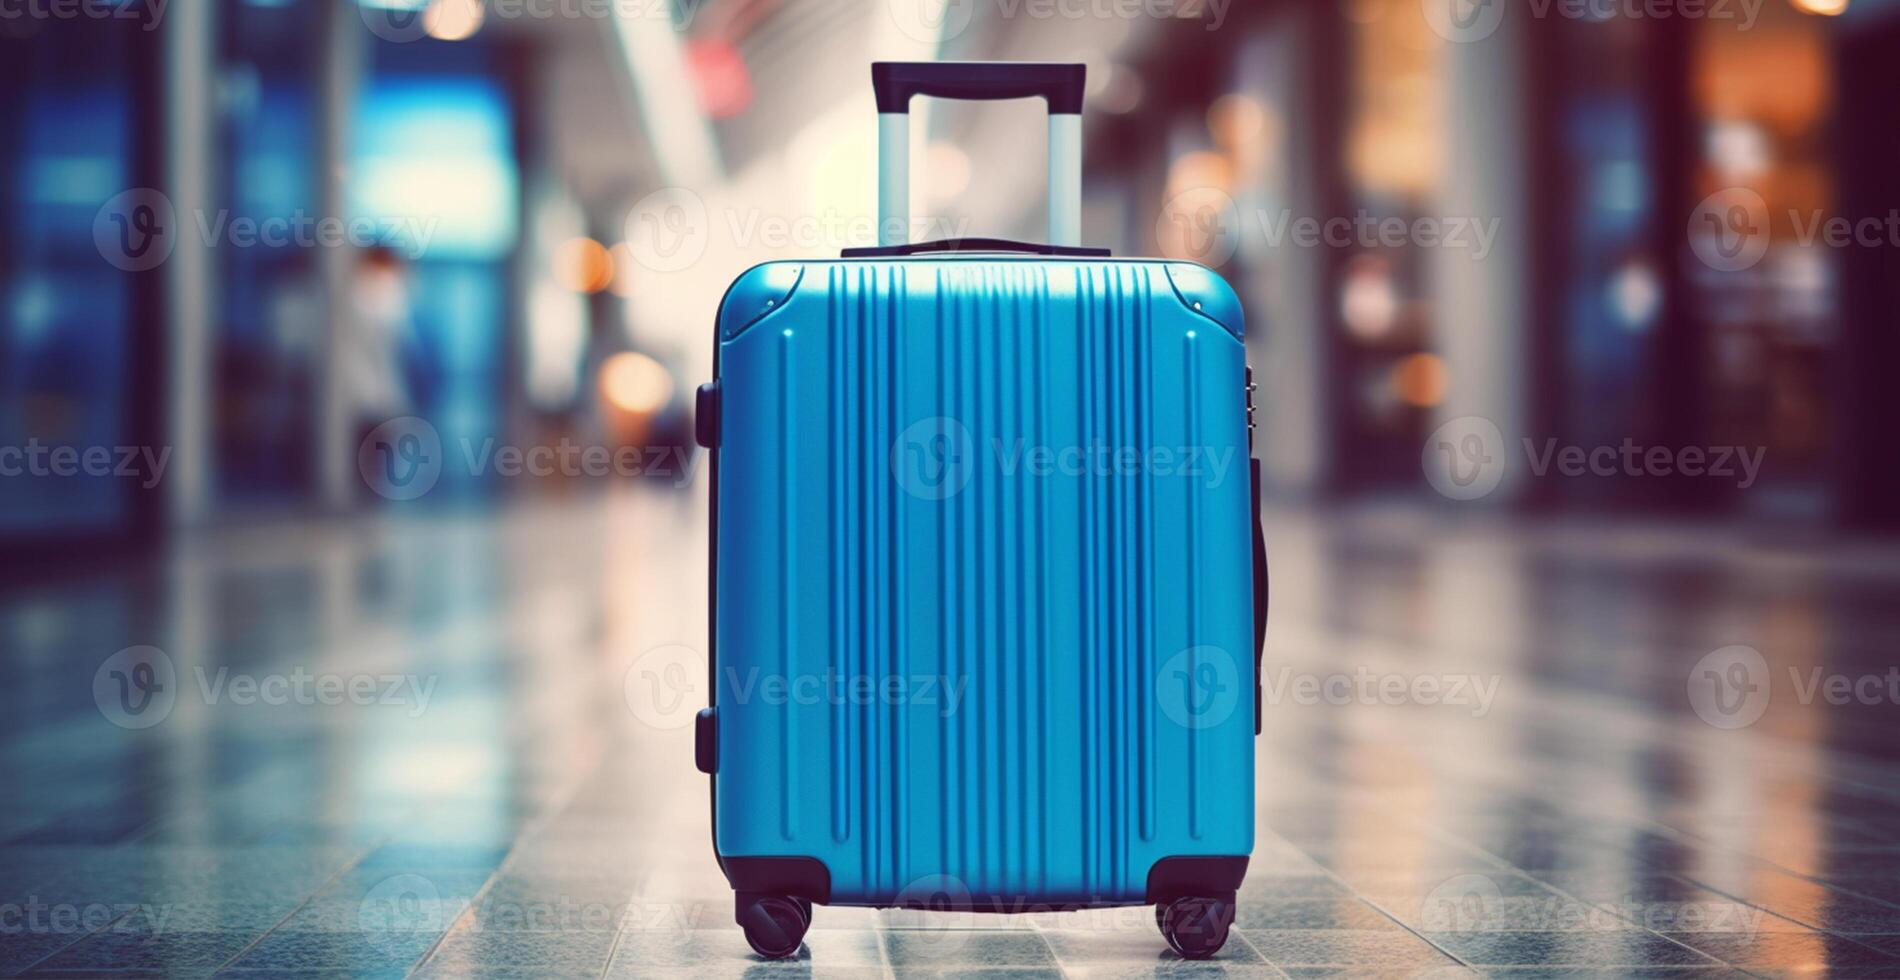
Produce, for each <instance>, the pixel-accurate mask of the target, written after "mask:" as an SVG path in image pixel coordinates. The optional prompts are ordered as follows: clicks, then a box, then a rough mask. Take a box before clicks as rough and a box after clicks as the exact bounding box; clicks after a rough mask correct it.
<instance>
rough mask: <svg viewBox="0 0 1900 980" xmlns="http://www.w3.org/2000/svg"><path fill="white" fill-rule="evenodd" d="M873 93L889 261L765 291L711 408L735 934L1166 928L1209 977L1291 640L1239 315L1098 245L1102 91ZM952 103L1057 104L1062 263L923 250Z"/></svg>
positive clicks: (719, 720)
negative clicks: (932, 140)
mask: <svg viewBox="0 0 1900 980" xmlns="http://www.w3.org/2000/svg"><path fill="white" fill-rule="evenodd" d="M872 78H873V81H874V83H875V85H876V87H877V94H878V103H879V110H878V111H879V124H880V139H879V142H880V191H879V218H880V222H879V225H880V242H881V245H880V247H878V248H874V249H862V250H848V251H847V252H846V253H845V257H844V258H842V259H837V260H814V261H797V262H771V263H767V264H764V265H760V266H757V267H755V268H753V269H751V270H749V271H747V272H746V273H745V274H743V275H742V276H740V277H739V279H738V280H737V281H736V282H734V283H733V284H732V286H731V288H730V289H729V290H728V291H727V293H726V296H725V298H724V300H723V301H722V303H721V305H720V309H719V315H718V323H717V330H718V338H717V344H716V353H715V355H714V366H713V375H714V380H713V381H712V382H711V383H710V384H708V385H706V386H704V387H702V388H701V390H700V396H699V404H698V418H697V428H698V432H699V438H700V441H701V442H702V443H703V444H705V445H706V446H707V447H708V448H709V449H711V450H713V466H712V474H713V476H712V483H713V532H712V538H713V542H712V551H713V575H712V578H713V582H712V589H713V600H714V603H713V605H714V611H713V622H712V630H713V637H714V642H713V656H712V657H711V658H709V659H710V660H711V664H712V673H713V677H712V679H711V689H712V692H713V693H712V701H713V704H712V706H711V707H708V708H706V709H704V710H703V711H702V712H701V713H700V717H699V720H698V731H697V738H698V756H699V759H698V762H699V766H700V768H701V769H703V770H705V771H706V772H708V773H710V774H711V775H712V782H713V796H714V808H713V810H714V816H713V825H714V826H713V839H714V848H715V851H716V852H717V854H718V857H719V861H720V866H721V868H722V869H723V870H724V871H725V874H726V877H727V878H728V880H729V881H730V882H731V884H732V887H733V888H734V889H735V891H736V892H737V896H736V899H737V919H738V922H739V924H740V925H741V926H743V927H744V929H745V932H746V936H747V938H748V940H750V941H751V943H752V945H753V947H754V948H755V949H757V950H758V951H759V952H760V953H762V954H764V955H767V956H783V955H788V954H790V953H792V952H794V951H796V950H797V948H798V946H799V943H800V941H801V939H802V936H803V934H804V932H805V929H806V927H807V926H808V925H809V924H810V917H811V906H812V904H813V903H817V904H833V905H855V906H878V907H927V908H938V909H960V910H977V911H987V912H1025V911H1038V910H1049V909H1074V908H1087V907H1095V906H1115V905H1139V904H1154V905H1156V906H1157V912H1156V918H1157V921H1158V922H1159V923H1160V925H1161V928H1162V932H1163V933H1164V935H1165V936H1166V937H1167V939H1168V941H1169V943H1170V944H1171V945H1172V946H1173V947H1174V948H1175V949H1176V950H1177V951H1178V952H1180V953H1181V954H1182V955H1185V956H1196V957H1198V956H1208V955H1212V954H1213V953H1214V952H1215V951H1216V950H1217V949H1218V948H1219V947H1220V945H1221V943H1222V942H1223V941H1224V940H1225V938H1226V934H1227V929H1228V926H1229V925H1230V923H1231V921H1232V918H1233V913H1234V897H1235V892H1236V890H1237V889H1238V888H1239V886H1240V881H1241V878H1242V876H1243V875H1244V874H1245V872H1246V866H1247V856H1248V854H1249V852H1250V851H1251V850H1252V848H1253V736H1254V734H1255V732H1256V731H1257V718H1258V713H1259V711H1260V704H1259V688H1258V681H1257V678H1258V674H1259V664H1258V651H1259V649H1260V648H1259V641H1260V639H1261V636H1260V634H1261V633H1262V631H1263V628H1264V615H1265V585H1266V581H1265V565H1264V561H1265V559H1264V550H1263V545H1262V542H1261V540H1260V531H1259V526H1258V524H1257V520H1256V517H1255V507H1256V503H1255V498H1256V497H1257V495H1258V482H1259V475H1258V467H1257V464H1254V463H1253V461H1252V460H1251V458H1250V455H1251V454H1250V445H1249V444H1250V441H1251V430H1252V420H1251V417H1250V416H1251V411H1252V409H1251V399H1250V395H1249V388H1250V382H1249V379H1248V368H1247V366H1246V357H1245V348H1244V347H1243V345H1242V342H1241V338H1242V326H1241V309H1240V304H1239V301H1238V300H1237V298H1236V297H1235V295H1234V292H1233V290H1232V289H1230V288H1229V287H1228V286H1227V284H1226V283H1225V282H1223V281H1222V280H1221V278H1220V277H1219V276H1217V275H1215V274H1214V273H1213V272H1211V271H1209V270H1207V269H1204V268H1201V267H1199V266H1195V265H1191V264H1187V263H1181V262H1169V261H1161V260H1152V259H1112V258H1109V257H1108V256H1107V253H1106V252H1105V251H1103V250H1093V249H1084V248H1081V247H1079V246H1078V244H1077V239H1078V238H1079V225H1080V221H1079V210H1080V187H1081V175H1080V170H1081V164H1080V161H1081V133H1080V122H1081V117H1080V111H1081V96H1082V82H1083V68H1082V66H1081V65H1058V64H1006V63H880V64H876V65H874V66H873V67H872ZM919 94H922V95H931V96H939V97H951V98H975V99H993V98H1016V97H1029V96H1041V97H1043V98H1044V99H1046V100H1047V102H1048V105H1049V110H1050V120H1049V134H1050V151H1049V171H1050V177H1051V188H1050V201H1051V203H1050V236H1049V237H1050V244H1048V245H1024V244H1021V243H1013V242H1002V241H994V240H970V239H965V240H962V241H959V242H936V243H927V244H922V245H911V244H904V243H903V242H902V241H901V235H902V228H903V227H904V225H905V224H906V223H907V214H908V199H907V194H908V180H909V174H908V165H907V162H906V159H905V155H906V148H907V140H908V127H907V123H908V115H907V112H908V107H909V103H910V99H911V97H912V96H913V95H919ZM1250 693H1251V697H1249V694H1250Z"/></svg>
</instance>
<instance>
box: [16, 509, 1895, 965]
mask: <svg viewBox="0 0 1900 980" xmlns="http://www.w3.org/2000/svg"><path fill="white" fill-rule="evenodd" d="M1270 526H1271V530H1270V540H1271V543H1272V549H1273V554H1274V569H1275V575H1274V608H1273V619H1272V624H1271V628H1270V638H1269V649H1268V655H1267V668H1266V672H1265V678H1266V681H1267V698H1268V702H1269V704H1268V712H1267V724H1266V731H1265V734H1264V735H1263V737H1262V739H1261V741H1260V743H1259V745H1260V750H1261V751H1260V759H1259V768H1258V785H1259V811H1258V812H1259V841H1258V846H1257V849H1256V852H1255V857H1254V864H1253V870H1252V873H1251V874H1250V876H1249V878H1248V882H1247V886H1246V889H1245V891H1243V893H1242V895H1241V903H1242V908H1241V913H1240V920H1239V922H1238V925H1237V930H1238V931H1237V933H1236V938H1235V939H1233V940H1232V941H1231V942H1230V943H1229V944H1228V946H1227V948H1226V949H1225V950H1224V951H1223V954H1222V955H1221V957H1220V958H1219V959H1217V960H1215V961H1213V962H1211V963H1207V964H1186V963H1182V962H1181V961H1179V960H1177V959H1175V958H1174V957H1173V956H1172V955H1170V954H1167V953H1166V952H1165V946H1164V945H1163V944H1162V942H1161V940H1160V938H1159V936H1158V934H1157V933H1156V932H1155V929H1154V924H1153V919H1152V915H1151V914H1150V912H1149V911H1148V910H1146V909H1132V910H1130V909H1123V910H1107V911H1099V912H1088V913H1066V914H1051V915H1040V916H1032V917H1027V918H999V917H991V916H983V917H975V916H970V917H948V918H947V919H946V920H943V921H939V922H935V923H932V924H934V925H949V926H951V927H952V928H917V926H918V925H920V923H919V922H918V921H917V920H916V919H915V918H914V917H907V918H902V919H899V918H893V917H890V916H888V915H884V914H880V913H874V912H868V911H859V910H844V909H820V910H819V912H818V915H817V920H816V925H815V928H814V931H813V932H812V934H811V935H810V937H809V941H808V944H807V952H806V953H805V954H804V955H803V956H801V957H800V958H798V959H796V960H793V961H789V962H782V963H765V962H762V961H760V960H758V959H757V958H755V957H754V956H752V954H751V953H750V951H749V950H748V949H747V947H746V945H745V943H744V940H743V939H742V938H741V937H740V934H739V933H738V932H737V930H736V929H735V928H734V927H733V926H732V924H731V897H730V893H729V891H728V890H727V888H726V885H725V883H724V881H723V879H722V878H721V877H720V876H719V873H718V871H717V869H716V868H715V867H714V865H713V862H712V858H711V853H710V848H709V844H708V833H707V826H706V821H707V804H706V787H705V782H704V778H703V777H701V776H700V775H698V774H697V773H695V772H694V771H693V768H692V764H691V744H690V735H689V729H688V728H687V727H685V726H686V724H687V722H688V721H689V719H690V716H691V712H692V709H693V708H695V707H697V706H698V704H700V703H702V701H703V692H701V691H699V690H698V689H697V688H696V687H694V683H695V680H696V679H698V678H699V677H700V676H702V675H696V674H694V673H692V671H691V670H686V671H684V672H683V673H677V674H669V673H668V671H678V670H679V669H680V667H679V666H678V665H688V666H690V665H691V664H692V663H693V662H694V658H695V657H696V656H698V651H699V650H700V649H702V647H703V643H704V637H705V612H704V610H705V605H704V603H705V595H704V587H705V585H704V584H705V581H706V578H705V558H704V555H705V547H704V537H703V507H702V506H701V504H700V503H699V502H698V501H696V500H692V499H689V498H687V497H685V496H680V497H673V496H666V495H654V494H650V493H649V494H642V495H627V496H621V497H616V498H614V499H613V500H610V501H606V502H599V503H585V502H568V503H564V504H562V505H560V506H537V507H533V508H525V509H520V510H514V511H510V512H508V513H506V514H505V515H504V516H500V517H497V516H494V515H485V516H484V515H467V516H460V517H440V518H424V519H398V518H394V517H379V518H373V519H366V520H360V521H356V522H351V523H339V524H324V525H313V526H307V527H291V528H283V527H273V528H260V529H246V530H237V531H221V532H217V533H215V534H212V535H208V536H205V537H203V538H199V539H193V540H191V541H189V542H187V543H186V544H185V545H184V546H183V547H182V548H181V549H180V550H179V551H178V552H176V553H175V554H174V555H172V556H171V557H170V558H168V559H167V560H166V561H164V562H163V563H161V564H158V565H154V566H149V567H136V568H127V569H124V570H121V571H119V572H116V573H113V574H108V575H97V576H90V577H84V578H78V579H71V580H63V581H61V582H58V583H57V584H48V585H40V586H29V587H25V588H21V589H16V590H14V591H10V592H8V593H7V594H5V596H4V597H0V656H4V659H5V665H6V668H7V676H8V677H9V678H10V681H11V683H9V684H8V685H6V688H5V691H4V694H0V704H4V706H5V709H6V710H5V711H4V713H0V735H3V737H4V740H3V742H0V771H4V780H5V785H6V787H7V792H6V794H5V797H4V800H0V974H6V975H13V974H24V975H30V976H67V975H102V974H133V973H141V974H165V975H209V974H220V975H231V976H247V975H254V976H332V975H369V976H380V975H387V976H403V975H409V974H420V975H425V976H450V977H459V976H491V975H494V976H523V977H547V976H606V977H627V976H647V975H653V976H672V975H676V974H678V973H680V972H683V971H689V970H690V971H691V972H692V973H694V974H696V975H701V976H721V975H736V974H751V973H758V974H760V975H774V976H776V975H793V974H805V973H809V974H813V975H822V976H833V975H838V976H854V975H863V976H887V975H891V974H893V973H895V974H899V975H911V974H918V973H923V974H929V973H961V972H966V971H969V970H975V969H984V970H988V971H992V972H997V973H1004V974H1011V975H1014V974H1021V975H1026V976H1043V975H1048V976H1056V975H1074V976H1091V977H1093V976H1123V975H1145V974H1151V973H1169V974H1172V973H1205V972H1212V973H1234V974H1243V975H1258V976H1283V975H1288V976H1307V975H1321V974H1336V975H1350V976H1368V975H1388V976H1407V977H1409V976H1429V977H1439V976H1461V975H1468V974H1475V973H1482V974H1497V975H1505V976H1520V975H1522V976H1550V975H1577V974H1582V975H1590V974H1596V975H1605V976H1622V975H1630V974H1649V973H1664V974H1667V975H1671V976H1675V975H1691V976H1699V975H1711V976H1713V975H1729V974H1739V973H1747V974H1755V975H1767V976H1780V975H1807V974H1816V973H1830V974H1833V975H1839V976H1900V806H1896V802H1897V801H1900V760H1897V759H1895V758H1894V755H1895V744H1894V743H1895V742H1896V740H1895V739H1894V738H1893V733H1894V732H1895V731H1900V728H1897V727H1896V725H1895V721H1896V719H1900V709H1897V708H1896V707H1895V705H1894V700H1895V697H1896V696H1897V695H1900V692H1897V691H1895V690H1894V687H1893V684H1894V682H1893V681H1891V680H1889V679H1888V678H1889V676H1890V673H1889V672H1890V671H1892V670H1893V668H1892V666H1891V665H1892V664H1894V663H1895V659H1894V649H1895V643H1894V641H1895V639H1896V638H1900V604H1896V603H1894V602H1893V601H1892V599H1893V597H1894V596H1895V595H1896V594H1900V590H1896V585H1900V553H1895V552H1894V551H1892V550H1889V549H1883V548H1881V547H1879V546H1874V545H1860V546H1852V547H1841V546H1837V547H1835V548H1834V549H1832V550H1831V551H1821V550H1816V549H1810V548H1806V547H1801V546H1780V545H1774V544H1767V545H1758V544H1751V543H1750V542H1748V541H1747V540H1746V539H1745V538H1741V537H1735V536H1729V535H1723V534H1717V533H1713V532H1711V533H1696V532H1683V531H1663V530H1659V529H1658V528H1656V527H1654V526H1642V527H1636V526H1621V525H1560V526H1544V527H1536V528H1527V527H1522V526H1512V525H1507V524H1500V523H1491V522H1480V523H1462V522H1448V521H1447V520H1446V519H1445V517H1444V516H1443V515H1441V514H1438V513H1421V514H1359V515H1355V516H1350V517H1342V516H1326V515H1317V514H1307V513H1285V514H1275V515H1273V516H1272V518H1271V522H1270ZM1738 646H1740V647H1747V648H1750V649H1751V650H1752V651H1754V652H1755V653H1758V654H1759V657H1760V659H1759V661H1756V660H1753V659H1751V658H1752V656H1753V655H1752V654H1749V653H1747V652H1746V651H1741V652H1738V651H1735V650H1732V649H1729V648H1732V647H1738ZM133 647H150V648H155V650H152V649H147V650H137V651H132V652H129V653H117V654H115V651H122V650H126V649H127V648H133ZM642 672H645V673H646V674H647V675H648V676H652V677H658V678H660V679H662V680H666V679H667V678H670V677H678V678H682V680H680V682H679V684H678V688H679V691H680V692H681V693H680V697H678V698H677V699H675V698H666V697H655V696H654V692H655V691H656V690H660V691H666V690H671V688H668V687H666V685H664V684H662V685H660V686H659V687H657V688H656V687H655V686H653V685H651V684H648V685H646V686H642V685H641V684H638V683H636V684H634V685H632V687H631V688H630V687H629V685H628V679H629V677H630V675H635V676H638V675H640V674H641V673H642ZM1836 678H1839V679H1838V680H1836ZM630 690H631V692H632V693H633V694H634V696H633V697H631V698H630V697H629V692H630ZM1744 723H1746V724H1744Z"/></svg>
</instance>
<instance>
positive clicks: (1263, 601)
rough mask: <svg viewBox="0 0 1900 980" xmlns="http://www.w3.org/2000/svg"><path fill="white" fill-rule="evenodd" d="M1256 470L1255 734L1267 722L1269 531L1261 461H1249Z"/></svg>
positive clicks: (1254, 545) (1254, 573) (1254, 482)
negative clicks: (1263, 676)
mask: <svg viewBox="0 0 1900 980" xmlns="http://www.w3.org/2000/svg"><path fill="white" fill-rule="evenodd" d="M1248 462H1249V463H1250V464H1251V469H1252V470H1253V517H1252V518H1251V519H1250V520H1249V521H1248V522H1247V523H1249V524H1252V525H1253V733H1254V734H1255V735H1258V734H1260V732H1261V730H1262V726H1263V724H1264V722H1265V718H1264V715H1263V711H1264V710H1265V702H1264V700H1263V699H1262V697H1261V686H1260V669H1261V667H1262V666H1263V664H1264V663H1265V661H1266V655H1267V530H1266V528H1264V527H1262V526H1261V524H1260V460H1259V459H1257V458H1256V459H1251V460H1248Z"/></svg>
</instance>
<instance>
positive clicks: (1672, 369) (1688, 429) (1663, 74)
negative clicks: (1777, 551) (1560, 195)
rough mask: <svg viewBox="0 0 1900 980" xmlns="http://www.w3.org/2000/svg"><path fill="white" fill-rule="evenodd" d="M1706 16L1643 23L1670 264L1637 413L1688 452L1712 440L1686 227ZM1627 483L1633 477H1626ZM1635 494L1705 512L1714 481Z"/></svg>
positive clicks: (1669, 483) (1706, 353)
mask: <svg viewBox="0 0 1900 980" xmlns="http://www.w3.org/2000/svg"><path fill="white" fill-rule="evenodd" d="M1698 24H1699V22H1698V21H1696V20H1694V19H1692V18H1690V17H1687V16H1678V17H1661V18H1654V19H1651V20H1649V21H1647V22H1645V23H1644V24H1643V31H1644V34H1643V68H1644V78H1643V85H1644V88H1645V89H1646V90H1647V91H1648V92H1649V93H1650V98H1649V99H1648V100H1647V102H1646V107H1647V109H1648V113H1647V116H1646V120H1645V123H1644V126H1645V130H1646V135H1647V136H1648V138H1649V144H1650V147H1651V149H1650V152H1651V153H1652V154H1654V165H1653V169H1652V171H1651V180H1652V181H1653V182H1654V183H1653V186H1654V188H1655V191H1654V193H1655V199H1656V209H1655V211H1654V215H1653V217H1652V227H1651V230H1650V241H1651V246H1650V248H1651V251H1652V252H1653V254H1654V255H1656V256H1657V260H1658V262H1659V264H1660V265H1661V266H1662V268H1664V269H1666V270H1668V271H1667V273H1666V275H1667V278H1666V280H1665V284H1664V288H1663V295H1662V302H1661V304H1660V306H1659V307H1658V309H1657V313H1656V321H1655V322H1656V325H1655V327H1654V329H1653V331H1652V333H1653V341H1652V346H1651V348H1650V350H1649V352H1648V353H1649V356H1648V358H1647V362H1646V365H1645V367H1644V369H1643V370H1644V377H1643V379H1642V381H1641V390H1642V391H1644V392H1646V393H1648V396H1649V398H1650V399H1652V400H1651V401H1650V402H1649V406H1653V407H1648V406H1646V409H1647V410H1646V411H1645V412H1644V413H1643V414H1641V415H1639V416H1638V417H1637V418H1636V423H1637V426H1638V431H1637V432H1636V433H1635V435H1636V439H1637V441H1638V442H1639V443H1642V444H1644V445H1651V446H1664V447H1668V448H1670V449H1673V450H1675V451H1677V452H1681V451H1682V450H1684V449H1687V448H1689V447H1692V446H1705V445H1708V444H1709V442H1710V438H1709V422H1708V417H1709V406H1710V404H1711V403H1712V398H1711V396H1710V393H1709V358H1710V356H1711V352H1712V350H1713V348H1712V347H1710V345H1709V324H1708V320H1707V318H1706V315H1705V313H1704V311H1703V310H1701V309H1700V308H1699V307H1698V304H1697V302H1696V287H1695V284H1694V282H1693V281H1691V271H1690V265H1691V263H1694V262H1696V261H1697V260H1696V259H1695V258H1694V257H1693V255H1692V254H1691V253H1690V251H1689V249H1688V241H1687V238H1686V229H1687V228H1688V227H1689V222H1690V216H1691V215H1692V214H1693V213H1694V211H1695V208H1696V204H1697V200H1696V193H1695V181H1694V176H1695V171H1696V167H1697V165H1698V164H1699V162H1700V161H1701V159H1702V149H1701V141H1702V132H1703V125H1704V123H1703V120H1702V119H1700V118H1699V116H1698V112H1697V108H1696V105H1695V88H1694V85H1695V79H1694V77H1693V74H1692V71H1693V60H1694V53H1695V34H1696V29H1697V26H1698ZM1626 482H1628V481H1626ZM1635 482H1637V483H1638V484H1640V485H1639V486H1635V487H1630V488H1629V489H1627V490H1626V491H1624V493H1625V495H1626V496H1627V497H1628V499H1631V500H1635V501H1641V502H1643V503H1646V504H1649V505H1651V506H1655V507H1660V508H1662V509H1664V510H1676V511H1694V510H1698V509H1704V510H1706V509H1707V507H1708V504H1709V499H1708V493H1709V489H1708V486H1707V481H1706V480H1703V479H1699V478H1696V477H1689V476H1684V475H1682V474H1680V473H1678V474H1675V475H1672V476H1667V477H1657V478H1645V479H1642V480H1639V481H1635Z"/></svg>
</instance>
